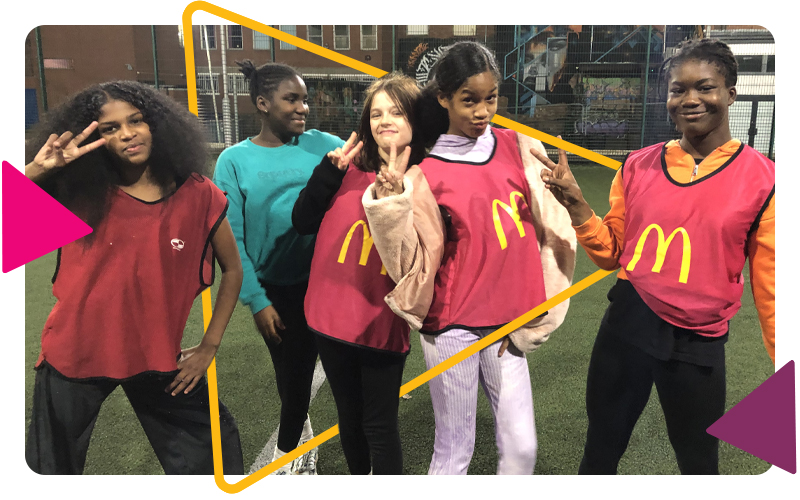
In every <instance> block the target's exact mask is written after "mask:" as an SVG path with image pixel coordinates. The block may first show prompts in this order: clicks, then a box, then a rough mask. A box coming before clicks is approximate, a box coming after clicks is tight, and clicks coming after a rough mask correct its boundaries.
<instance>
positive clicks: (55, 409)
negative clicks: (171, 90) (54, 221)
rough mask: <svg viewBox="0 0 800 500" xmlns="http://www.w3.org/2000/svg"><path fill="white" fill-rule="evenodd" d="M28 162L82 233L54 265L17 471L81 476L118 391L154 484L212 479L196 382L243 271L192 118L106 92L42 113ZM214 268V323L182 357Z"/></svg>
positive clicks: (228, 463) (111, 87)
mask: <svg viewBox="0 0 800 500" xmlns="http://www.w3.org/2000/svg"><path fill="white" fill-rule="evenodd" d="M76 132H78V133H77V135H75V133H76ZM26 149H27V158H28V161H29V163H28V164H27V165H26V167H25V174H26V175H27V176H28V178H30V179H31V180H33V181H34V182H36V183H37V184H39V185H40V186H41V187H42V188H43V189H44V190H45V191H46V192H48V193H49V194H50V195H52V196H53V197H55V198H56V200H58V201H59V202H61V203H62V204H63V205H64V206H66V208H68V209H69V210H71V211H73V212H74V213H75V214H76V215H78V216H79V217H81V218H82V219H83V220H84V221H85V222H87V223H88V224H89V225H90V226H91V228H92V230H93V232H92V233H91V234H89V235H87V236H85V237H83V238H81V239H79V240H78V241H75V242H73V243H70V244H68V245H65V246H64V247H62V248H61V249H59V252H58V264H57V266H56V273H55V276H54V277H53V295H54V296H55V297H56V299H57V302H56V305H55V307H54V308H53V310H52V311H51V312H50V315H49V317H48V318H47V322H46V323H45V326H44V330H43V332H42V343H41V353H40V355H39V359H38V361H37V363H36V369H37V371H36V381H35V387H34V395H33V411H32V415H31V425H30V430H29V433H28V440H27V445H26V451H25V456H26V460H27V462H28V465H29V466H30V467H31V469H32V470H34V471H35V472H37V473H40V474H80V473H82V472H83V468H84V464H85V461H86V453H87V449H88V446H89V440H90V437H91V434H92V430H93V428H94V424H95V421H96V419H97V415H98V412H99V411H100V406H101V405H102V403H103V401H104V400H105V399H106V398H107V397H108V395H109V394H111V392H112V391H113V390H114V389H115V388H116V387H118V386H121V387H122V389H123V390H124V391H125V394H126V395H127V397H128V400H129V401H130V403H131V406H132V407H133V409H134V411H135V412H136V416H137V417H138V418H139V422H140V423H141V424H142V427H143V428H144V431H145V434H147V437H148V439H149V441H150V444H151V445H152V446H153V450H154V451H155V453H156V456H157V457H158V460H159V462H160V463H161V465H162V467H163V468H164V472H165V473H167V474H213V472H214V467H213V459H212V458H213V457H212V448H211V421H210V413H209V399H208V397H209V396H208V387H207V385H206V381H205V377H204V373H205V371H206V369H207V368H208V366H209V365H210V364H211V361H212V360H213V358H214V355H215V354H216V352H217V349H218V348H219V345H220V341H221V340H222V335H223V333H224V331H225V327H226V325H227V323H228V320H229V319H230V317H231V314H232V313H233V309H234V307H235V305H236V297H237V295H238V292H239V288H240V286H241V280H242V270H241V262H240V260H239V255H238V251H237V248H236V241H235V239H234V237H233V233H232V231H231V228H230V224H229V223H228V221H227V219H226V216H225V214H226V210H227V201H226V199H225V195H224V193H223V192H222V191H220V190H219V189H218V188H217V187H216V186H214V184H213V183H212V182H211V181H210V180H209V179H208V178H206V177H204V176H203V175H202V173H203V172H204V171H205V166H206V154H205V153H206V152H205V145H204V139H203V134H202V132H201V130H200V128H199V123H198V121H197V119H196V118H195V117H194V116H193V115H192V114H191V113H189V112H188V111H187V110H185V109H182V108H181V107H179V106H178V104H177V103H175V102H173V101H172V100H171V99H169V98H168V97H166V96H163V95H161V94H159V93H158V92H156V91H155V90H153V89H151V88H150V87H148V86H146V85H143V84H140V83H137V82H129V81H115V82H107V83H102V84H99V85H94V86H91V87H89V88H87V89H85V90H83V91H82V92H80V93H78V94H77V95H75V96H73V97H72V98H71V99H69V100H68V101H67V102H66V103H65V104H64V105H62V106H61V107H59V108H58V109H56V110H54V111H53V112H52V113H51V114H49V115H48V116H47V117H46V119H45V120H44V121H43V123H42V124H41V126H40V127H38V130H37V132H36V134H35V135H34V137H33V138H32V139H31V140H30V141H29V142H28V145H27V148H26ZM209 247H211V248H209ZM214 257H216V259H217V260H218V262H219V265H220V268H221V270H222V278H221V282H220V286H219V292H218V294H217V300H216V304H215V308H214V315H213V318H212V320H211V323H210V324H209V326H208V330H207V332H206V334H205V336H204V337H203V340H202V341H201V342H200V344H199V345H197V346H194V347H191V348H188V349H183V350H181V339H182V337H183V331H184V327H185V325H186V320H187V318H188V316H189V312H190V310H191V308H192V304H193V302H194V299H195V297H196V296H197V295H199V294H200V292H201V291H203V290H204V289H205V288H207V287H208V286H210V285H211V283H212V281H213V277H214V274H213V273H214ZM219 408H220V420H221V421H220V425H221V430H222V450H223V463H224V464H225V472H226V473H229V474H243V464H242V452H241V446H240V443H239V431H238V428H237V426H236V422H235V421H234V419H233V417H232V416H231V414H230V412H229V411H228V410H227V408H225V406H224V405H223V404H222V402H220V403H219Z"/></svg>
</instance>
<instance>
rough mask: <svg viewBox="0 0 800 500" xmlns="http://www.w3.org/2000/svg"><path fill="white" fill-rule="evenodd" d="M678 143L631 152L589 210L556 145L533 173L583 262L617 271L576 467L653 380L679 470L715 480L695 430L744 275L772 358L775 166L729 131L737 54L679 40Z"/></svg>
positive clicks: (611, 470) (608, 462)
mask: <svg viewBox="0 0 800 500" xmlns="http://www.w3.org/2000/svg"><path fill="white" fill-rule="evenodd" d="M665 69H666V71H665V76H666V80H667V85H668V88H667V90H668V97H667V111H668V112H669V115H670V117H671V118H672V120H673V122H674V123H675V124H676V125H677V128H678V130H679V131H680V132H681V133H682V136H681V138H680V140H673V141H670V142H667V143H661V144H655V145H653V146H650V147H647V148H644V149H641V150H639V151H634V152H632V153H630V154H629V155H628V157H627V158H626V159H625V161H624V162H623V165H622V167H621V168H620V169H619V171H618V173H617V175H616V177H615V178H614V181H613V183H612V185H611V195H610V197H609V201H610V204H611V210H610V211H609V212H608V214H607V215H606V216H605V218H604V219H600V218H599V217H597V216H596V215H595V214H594V212H593V211H592V209H591V208H590V207H589V205H588V204H587V203H586V201H585V200H584V198H583V196H582V194H581V190H580V188H579V187H578V185H577V183H576V182H575V178H574V177H573V176H572V173H571V172H570V169H569V165H568V163H567V157H566V154H565V153H564V152H563V151H559V162H558V164H554V163H553V162H552V161H550V160H549V159H547V157H546V156H545V155H542V154H538V153H535V154H536V156H537V157H538V158H539V159H540V160H541V161H542V162H543V163H544V164H545V166H547V167H549V168H550V170H543V171H542V173H541V176H542V179H543V180H544V182H545V183H546V184H547V186H548V187H549V188H550V190H551V191H552V192H553V194H554V195H555V196H556V198H557V199H558V201H559V202H560V203H561V204H562V205H564V206H565V207H566V208H567V210H568V211H569V214H570V218H571V219H572V225H573V227H574V229H575V232H576V234H577V237H578V241H579V242H580V244H581V245H582V246H583V248H584V249H585V250H586V252H587V253H588V255H589V257H590V258H591V259H592V261H594V262H595V264H597V265H598V266H599V267H601V268H603V269H607V270H612V269H617V268H620V272H619V274H618V278H619V279H618V280H617V283H616V284H615V285H614V287H613V288H611V290H610V291H609V292H608V299H609V301H610V302H611V303H610V304H609V306H608V309H607V310H606V314H605V316H604V317H603V320H602V322H601V324H600V330H599V332H598V334H597V339H596V340H595V344H594V349H593V351H592V357H591V361H590V364H589V374H588V380H587V387H586V409H587V413H588V417H589V429H588V432H587V436H586V446H585V449H584V455H583V460H582V461H581V465H580V469H579V473H581V474H615V473H616V472H617V464H618V463H619V460H620V458H621V457H622V454H623V453H624V452H625V449H626V448H627V446H628V440H629V439H630V436H631V432H632V431H633V427H634V425H635V424H636V421H637V420H638V418H639V416H640V415H641V413H642V410H643V409H644V407H645V404H646V403H647V401H648V399H649V397H650V391H651V389H652V386H653V384H655V386H656V390H657V391H658V396H659V400H660V402H661V408H662V410H663V411H664V417H665V420H666V424H667V431H668V434H669V439H670V442H671V444H672V447H673V449H674V450H675V455H676V458H677V461H678V467H679V469H680V471H681V473H682V474H718V473H719V467H718V465H719V457H718V448H719V441H718V439H717V438H715V437H713V436H711V435H710V434H708V433H707V432H706V429H707V428H708V427H709V426H710V425H711V424H713V423H714V422H715V421H716V420H717V419H719V418H720V417H721V416H722V415H723V413H724V411H725V342H726V341H727V339H728V328H729V321H730V319H731V318H732V317H733V316H734V315H735V314H736V312H737V311H738V310H739V308H740V307H741V296H742V291H743V287H744V280H743V277H742V270H743V268H744V263H745V258H748V259H749V261H750V282H751V285H752V288H753V295H754V298H755V304H756V308H757V310H758V316H759V320H760V322H761V331H762V336H763V339H764V345H765V346H766V349H767V353H768V354H769V356H770V357H771V358H772V359H773V362H774V359H775V196H774V194H775V164H774V163H773V162H772V161H770V160H769V159H767V158H765V157H763V156H762V155H761V154H759V153H758V152H757V151H755V150H754V149H752V148H750V147H749V146H746V145H744V144H743V143H742V142H740V141H739V140H736V139H733V138H732V137H731V132H730V128H729V125H728V108H729V107H730V106H731V105H732V104H733V102H734V101H735V99H736V77H737V65H736V59H735V58H734V56H733V54H732V53H731V50H730V48H729V47H728V46H727V45H725V44H724V43H722V42H720V41H716V40H710V39H702V40H687V41H685V42H683V43H682V44H681V45H680V46H679V47H678V52H677V53H676V55H675V56H674V57H673V58H671V59H669V60H668V61H666V62H665Z"/></svg>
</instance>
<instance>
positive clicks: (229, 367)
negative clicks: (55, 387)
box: [20, 165, 774, 474]
mask: <svg viewBox="0 0 800 500" xmlns="http://www.w3.org/2000/svg"><path fill="white" fill-rule="evenodd" d="M572 168H573V172H574V174H575V177H576V178H577V180H578V183H579V184H580V186H581V189H582V190H583V193H584V196H585V197H586V200H587V201H588V202H589V204H590V205H591V206H592V207H593V208H594V209H595V210H596V211H597V212H598V214H602V213H604V212H605V211H606V210H607V209H608V191H609V188H610V185H611V180H612V178H613V176H614V172H613V171H612V170H610V169H608V168H605V167H601V166H597V165H576V166H573V167H572ZM54 269H55V253H52V254H49V255H47V256H44V257H42V258H40V259H38V260H36V261H34V262H32V263H30V264H28V265H26V266H25V339H26V341H25V370H26V372H25V403H26V405H25V427H26V434H27V428H28V426H29V425H30V411H31V399H32V395H33V380H34V373H35V372H34V370H33V365H34V363H35V362H36V358H37V356H38V353H39V341H40V335H41V330H42V326H43V325H44V322H45V319H46V318H47V315H48V314H49V312H50V309H51V308H52V307H53V304H54V303H55V299H54V298H53V296H52V293H51V284H50V278H51V277H52V274H53V271H54ZM596 270H597V268H596V267H595V266H594V264H593V263H592V262H591V261H590V260H589V259H588V257H587V256H586V254H585V253H584V252H583V250H581V249H578V262H577V266H576V271H575V279H574V282H577V281H579V280H581V279H583V278H585V277H586V276H588V275H590V274H591V273H593V272H594V271H596ZM746 271H747V269H745V272H746ZM745 278H746V282H747V283H748V284H747V285H746V287H745V292H744V295H743V297H742V303H743V306H742V309H741V311H739V313H738V314H737V315H736V317H735V318H734V319H733V320H732V321H731V335H730V340H729V341H728V343H727V348H726V351H727V376H728V389H727V407H728V408H730V407H732V406H733V405H735V404H736V403H738V402H739V401H741V400H742V398H744V397H745V396H746V395H747V394H749V393H750V392H752V391H753V390H754V389H755V388H756V387H758V386H759V385H760V384H761V383H762V382H764V381H765V380H766V379H767V378H768V377H769V376H770V375H772V374H773V373H774V366H773V365H772V363H771V361H770V359H769V357H768V356H767V354H766V352H765V350H764V347H763V345H762V342H761V333H760V327H759V323H758V317H757V315H756V311H755V307H754V306H753V297H752V292H751V291H750V287H749V281H748V280H747V275H745ZM615 280H616V278H615V276H614V275H612V276H609V277H607V278H605V279H603V280H602V281H600V282H599V283H597V284H596V285H594V286H592V287H590V288H589V289H587V290H585V291H583V292H581V293H579V294H578V295H576V296H575V297H574V298H573V299H572V301H571V303H570V309H569V312H568V314H567V318H566V320H565V322H564V324H563V325H562V326H561V327H560V328H559V329H558V330H556V331H555V332H554V333H553V335H552V336H551V337H550V340H548V341H547V342H546V343H545V344H544V345H543V346H542V347H541V348H540V349H539V350H538V351H536V352H534V353H533V354H530V355H528V365H529V366H530V373H531V382H532V386H533V401H534V411H535V414H536V430H537V436H538V442H539V452H538V459H537V463H536V470H535V474H575V473H576V472H577V470H578V464H579V463H580V460H581V456H582V452H583V444H584V439H585V436H586V425H587V421H586V410H585V405H584V398H585V390H586V373H587V370H588V366H589V357H590V355H591V350H592V344H593V341H594V337H595V334H596V333H597V328H598V326H599V325H600V319H601V318H602V316H603V313H604V311H605V308H606V305H607V299H606V293H607V292H608V290H609V288H611V286H612V285H613V283H614V281H615ZM215 294H216V287H214V288H212V297H214V296H215ZM202 329H203V326H202V311H201V305H200V299H199V297H198V299H197V301H196V302H195V306H194V308H193V310H192V313H191V315H190V317H189V321H188V323H187V325H186V331H185V335H184V342H183V345H184V347H189V346H192V345H195V344H196V343H198V342H199V339H200V338H201V336H202ZM411 344H412V347H411V353H410V354H409V357H408V360H407V363H406V368H405V373H404V377H403V382H407V381H409V380H411V379H413V378H414V377H416V376H417V375H420V374H421V373H423V372H424V371H425V362H424V360H423V359H422V353H421V349H420V346H419V336H418V335H417V334H413V333H412V339H411ZM217 376H218V380H219V394H220V397H221V399H222V401H223V402H224V403H225V404H226V405H227V406H228V408H229V409H230V410H231V412H232V413H233V415H234V416H235V417H236V420H237V422H238V424H239V430H240V433H241V440H242V448H243V452H244V462H245V471H246V472H247V471H248V470H249V469H250V468H251V467H252V466H253V464H254V463H256V461H257V458H258V456H259V454H262V450H264V448H265V446H266V445H267V443H268V442H269V441H270V437H271V436H272V435H273V433H274V432H275V430H276V428H277V426H278V422H279V416H280V403H279V399H278V393H277V389H276V387H275V380H274V377H275V374H274V372H273V370H272V365H271V362H270V357H269V354H268V352H267V348H266V346H265V345H264V342H263V340H262V339H261V337H260V335H259V334H258V333H257V332H256V329H255V327H254V325H253V320H252V316H251V315H250V314H249V312H248V310H247V309H246V308H245V307H243V306H241V305H239V306H237V308H236V311H235V312H234V315H233V317H232V318H231V321H230V324H229V325H228V329H227V330H226V333H225V337H224V339H223V342H222V346H221V347H220V349H219V352H218V354H217ZM411 396H412V397H411V399H403V400H401V401H400V433H401V438H402V443H403V459H404V469H405V473H406V474H426V473H427V470H428V464H429V462H430V458H431V454H432V453H433V438H434V420H433V409H432V407H431V401H430V393H429V392H428V389H427V386H422V387H420V388H418V389H416V390H414V391H413V392H412V393H411ZM309 414H310V417H311V422H312V424H313V427H314V429H315V431H316V432H317V433H319V432H321V431H323V430H325V429H328V428H330V427H331V426H333V425H335V424H336V407H335V405H334V401H333V397H332V396H331V392H330V389H329V387H328V385H327V383H323V384H322V386H321V387H320V389H319V391H318V392H317V394H316V397H315V398H314V400H313V401H312V403H311V408H310V410H309ZM267 455H268V457H269V458H271V457H272V450H268V453H267ZM20 459H21V460H22V459H23V458H22V457H20ZM496 467H497V450H496V447H495V440H494V423H493V420H492V415H491V411H490V407H489V403H488V401H487V400H486V398H485V397H484V395H483V394H481V395H480V397H479V399H478V413H477V436H476V443H475V453H474V455H473V458H472V463H471V465H470V468H469V473H470V474H494V473H495V470H496ZM769 467H770V465H769V464H767V463H766V462H764V461H762V460H760V459H758V458H755V457H753V456H751V455H749V454H747V453H745V452H743V451H741V450H739V449H737V448H734V447H733V446H730V445H728V444H726V443H722V444H721V446H720V471H721V473H723V474H761V473H763V472H765V471H766V470H767V469H768V468H769ZM318 472H319V474H347V473H348V471H347V464H346V463H345V460H344V456H343V454H342V448H341V445H340V443H339V438H338V436H337V437H334V438H333V439H331V440H329V441H327V442H326V443H324V444H323V445H321V446H320V448H319V463H318ZM85 473H86V474H163V471H162V469H161V466H160V465H159V463H158V460H157V459H156V456H155V454H154V453H153V451H152V449H151V448H150V445H149V443H148V441H147V438H146V436H145V434H144V431H142V428H141V427H140V426H139V422H138V420H137V419H136V416H135V415H134V413H133V410H132V409H131V407H130V404H129V403H128V401H127V399H126V398H125V395H124V393H123V392H122V390H121V389H117V390H116V391H114V393H113V394H112V395H111V396H110V397H109V398H108V399H107V400H106V402H105V404H104V405H103V408H102V410H101V411H100V416H99V418H98V420H97V425H96V427H95V430H94V434H93V436H92V440H91V444H90V446H89V453H88V457H87V461H86V469H85ZM619 473H620V474H678V468H677V465H676V462H675V456H674V453H673V452H672V448H671V447H670V444H669V439H668V437H667V432H666V426H665V423H664V417H663V415H662V413H661V409H660V407H659V404H658V397H657V395H656V394H655V392H653V394H652V395H651V398H650V401H649V403H648V404H647V407H646V408H645V410H644V413H643V414H642V416H641V418H640V419H639V422H638V424H637V425H636V428H635V430H634V432H633V436H632V437H631V441H630V446H629V447H628V451H627V452H626V453H625V455H624V456H623V458H622V461H621V463H620V466H619Z"/></svg>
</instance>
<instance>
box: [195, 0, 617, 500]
mask: <svg viewBox="0 0 800 500" xmlns="http://www.w3.org/2000/svg"><path fill="white" fill-rule="evenodd" d="M197 11H203V12H207V13H209V14H213V15H215V16H217V17H220V18H222V19H225V20H227V21H231V22H234V23H236V24H239V25H241V26H245V27H247V28H250V29H252V30H254V31H258V32H259V33H263V34H265V35H269V36H271V37H273V38H277V39H278V40H281V41H284V42H286V43H289V44H292V45H295V46H296V47H298V48H301V49H303V50H307V51H308V52H311V53H314V54H316V55H318V56H322V57H325V58H327V59H330V60H332V61H335V62H338V63H340V64H342V65H344V66H347V67H349V68H352V69H355V70H357V71H361V72H362V73H366V74H368V75H372V76H374V77H376V78H380V77H381V76H383V75H385V74H386V73H387V71H384V70H382V69H378V68H376V67H374V66H371V65H369V64H365V63H363V62H361V61H358V60H356V59H353V58H351V57H347V56H345V55H343V54H340V53H338V52H334V51H333V50H330V49H326V48H324V47H321V46H319V45H317V44H315V43H311V42H309V41H308V40H303V39H302V38H298V37H296V36H294V35H290V34H288V33H284V32H283V31H280V30H277V29H275V28H273V27H271V26H267V25H266V24H262V23H259V22H257V21H255V20H253V19H250V18H248V17H245V16H242V15H240V14H237V13H235V12H232V11H230V10H227V9H223V8H222V7H219V6H216V5H214V4H212V3H209V2H203V1H195V2H192V3H190V4H189V5H187V6H186V9H185V10H184V11H183V17H182V21H183V33H184V54H185V57H186V76H187V78H186V84H187V88H188V94H189V110H190V111H191V112H192V113H194V114H195V115H197V113H198V107H197V106H198V105H197V80H196V79H195V78H194V77H193V76H192V75H194V74H195V69H196V68H195V61H194V39H193V33H192V15H193V14H194V13H195V12H197ZM223 43H224V41H223ZM273 50H274V48H273ZM190 76H191V77H190ZM492 121H493V122H494V123H496V124H498V125H500V126H502V127H505V128H509V129H512V130H514V131H516V132H519V133H521V134H525V135H527V136H530V137H533V138H534V139H538V140H540V141H542V142H544V143H547V144H550V145H551V146H555V147H557V148H561V149H563V150H564V151H568V152H570V153H572V154H575V155H577V156H580V157H582V158H585V159H587V160H590V161H592V162H594V163H599V164H600V165H604V166H606V167H608V168H611V169H614V170H618V169H619V167H620V166H621V163H620V162H618V161H616V160H612V159H611V158H608V157H607V156H603V155H601V154H599V153H595V152H593V151H590V150H588V149H586V148H582V147H580V146H577V145H575V144H572V143H570V142H567V141H565V140H563V139H559V138H558V137H554V136H552V135H549V134H546V133H544V132H541V131H539V130H536V129H533V128H530V127H528V126H526V125H522V124H521V123H518V122H516V121H514V120H511V119H509V118H504V117H502V116H499V115H495V117H494V118H493V119H492ZM612 273H613V271H602V270H601V271H596V272H594V273H592V274H590V275H589V276H587V277H586V278H584V279H582V280H581V281H579V282H578V283H575V284H574V285H572V286H571V287H569V288H567V289H566V290H564V291H563V292H561V293H559V294H557V295H555V296H554V297H551V298H550V299H548V300H547V301H545V302H543V303H542V304H540V305H539V306H537V307H535V308H534V309H532V310H530V311H528V312H527V313H525V314H523V315H522V316H520V317H519V318H517V319H515V320H514V321H512V322H510V323H508V324H507V325H505V326H503V327H502V328H500V329H498V330H496V331H495V332H493V333H491V334H489V335H487V336H486V337H484V338H483V339H481V340H480V341H478V342H476V343H474V344H472V345H471V346H470V347H468V348H466V349H464V350H463V351H461V352H459V353H458V354H456V355H454V356H452V357H450V358H449V359H446V360H445V361H442V362H441V363H439V364H438V365H436V366H434V367H433V368H431V369H430V370H428V371H426V372H424V373H422V374H421V375H419V376H418V377H416V378H414V379H413V380H410V381H409V382H407V383H406V384H404V385H403V386H402V387H401V388H400V394H399V396H402V395H404V394H407V393H409V392H411V391H413V390H414V389H416V388H417V387H419V386H421V385H422V384H425V383H427V382H428V381H430V380H431V379H432V378H434V377H436V376H437V375H439V374H441V373H442V372H444V371H445V370H447V369H449V368H451V367H453V366H454V365H456V364H457V363H459V362H461V361H463V360H465V359H466V358H468V357H469V356H472V355H473V354H475V353H477V352H478V351H480V350H481V349H483V348H485V347H488V346H489V345H491V344H493V343H495V342H497V341H498V340H500V339H501V338H503V337H505V336H506V335H508V334H509V333H511V332H513V331H514V330H516V329H517V328H520V327H521V326H523V325H525V324H526V323H528V322H529V321H531V320H533V319H534V318H536V317H537V316H540V315H542V314H544V313H545V312H546V311H547V310H549V309H551V308H552V307H554V306H556V305H558V304H560V303H561V302H563V301H565V300H567V299H568V298H570V297H572V296H573V295H575V294H577V293H579V292H581V291H583V290H585V289H586V288H588V287H590V286H591V285H593V284H595V283H597V282H598V281H600V280H601V279H603V278H605V277H606V276H608V275H610V274H612ZM201 298H202V306H203V324H204V330H205V329H208V324H209V322H210V321H211V313H212V310H213V306H212V304H211V290H210V289H206V290H205V291H203V293H202V297H201ZM207 375H208V397H209V403H210V405H209V406H210V411H211V442H212V448H213V453H214V481H215V482H216V484H217V486H218V487H219V489H221V490H222V491H224V492H225V493H231V494H232V493H239V492H240V491H242V490H244V489H245V488H247V487H248V486H252V485H253V484H255V483H256V482H257V481H260V480H261V479H263V478H265V477H266V476H268V475H269V474H271V473H272V472H274V471H276V470H278V469H279V468H280V467H282V466H284V465H286V464H288V463H289V462H291V461H292V460H294V459H295V458H298V457H300V456H302V455H304V454H305V453H307V452H309V451H311V450H312V449H314V448H316V447H317V446H319V445H320V444H322V443H324V442H325V441H327V440H329V439H331V438H333V437H335V436H336V435H337V434H339V426H338V425H334V426H333V427H331V428H330V429H328V430H326V431H325V432H323V433H321V434H319V435H317V436H315V437H314V438H313V439H311V440H309V441H308V442H306V443H305V444H303V445H302V446H299V447H297V448H296V449H294V450H293V451H291V452H289V453H287V454H286V455H284V456H283V457H281V458H279V459H278V460H275V461H274V462H271V463H269V464H267V465H265V466H264V467H262V468H261V469H259V470H257V471H256V472H254V473H252V474H250V475H248V476H247V477H245V478H244V479H242V480H240V481H238V482H236V483H228V482H227V481H226V480H225V476H224V475H223V473H222V470H223V469H222V440H221V438H220V424H219V394H218V385H217V366H216V358H215V359H214V360H212V361H211V365H210V366H209V367H208V371H207ZM399 396H398V397H399Z"/></svg>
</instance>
